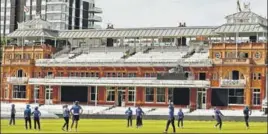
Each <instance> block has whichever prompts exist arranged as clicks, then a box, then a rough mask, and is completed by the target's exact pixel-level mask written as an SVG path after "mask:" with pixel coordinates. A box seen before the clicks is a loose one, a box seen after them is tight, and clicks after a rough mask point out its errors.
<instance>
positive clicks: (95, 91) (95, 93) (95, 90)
mask: <svg viewBox="0 0 268 134" xmlns="http://www.w3.org/2000/svg"><path fill="white" fill-rule="evenodd" d="M92 90H93V89H92V87H90V101H93V102H95V100H98V96H97V89H96V87H94V93H92ZM92 95H95V97H94V99H92ZM96 97H97V98H96Z"/></svg>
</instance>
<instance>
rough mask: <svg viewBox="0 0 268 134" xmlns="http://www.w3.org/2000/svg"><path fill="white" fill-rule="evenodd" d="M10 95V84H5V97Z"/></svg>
mask: <svg viewBox="0 0 268 134" xmlns="http://www.w3.org/2000/svg"><path fill="white" fill-rule="evenodd" d="M8 96H9V92H8V85H5V94H4V98H8Z"/></svg>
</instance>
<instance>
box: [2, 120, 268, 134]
mask: <svg viewBox="0 0 268 134" xmlns="http://www.w3.org/2000/svg"><path fill="white" fill-rule="evenodd" d="M63 122H64V121H63V119H42V120H41V131H38V130H25V128H24V120H22V119H20V120H17V121H16V126H8V120H1V133H66V132H64V131H62V130H61V127H62V125H63ZM133 123H135V120H134V121H133ZM70 124H71V123H70ZM143 124H144V126H143V127H142V128H139V129H137V128H135V127H131V128H127V127H126V120H102V119H98V120H97V119H81V120H80V121H79V127H78V132H77V133H109V132H110V133H163V131H164V129H165V125H166V121H165V120H143ZM214 124H215V122H214V121H184V128H183V129H180V128H176V133H193V132H196V133H267V122H250V129H248V130H246V128H245V124H244V122H227V121H226V122H223V128H222V130H219V129H217V128H214ZM176 125H177V122H176ZM32 127H33V124H32ZM168 132H169V133H172V127H171V126H170V128H169V131H168Z"/></svg>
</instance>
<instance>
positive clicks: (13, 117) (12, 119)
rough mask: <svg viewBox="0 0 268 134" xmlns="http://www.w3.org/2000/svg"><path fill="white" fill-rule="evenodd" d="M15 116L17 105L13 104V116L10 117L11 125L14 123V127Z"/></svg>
mask: <svg viewBox="0 0 268 134" xmlns="http://www.w3.org/2000/svg"><path fill="white" fill-rule="evenodd" d="M15 114H16V109H15V105H14V104H12V105H11V116H10V121H9V125H11V124H12V123H13V125H15Z"/></svg>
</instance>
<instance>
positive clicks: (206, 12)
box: [95, 0, 267, 28]
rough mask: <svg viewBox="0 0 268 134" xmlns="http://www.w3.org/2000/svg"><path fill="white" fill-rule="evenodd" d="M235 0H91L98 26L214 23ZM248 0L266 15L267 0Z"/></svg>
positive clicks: (230, 10) (229, 11)
mask: <svg viewBox="0 0 268 134" xmlns="http://www.w3.org/2000/svg"><path fill="white" fill-rule="evenodd" d="M236 1H237V0H95V3H96V6H97V7H100V8H102V10H103V13H102V14H101V15H100V16H101V17H102V18H103V22H102V23H101V26H102V27H104V28H105V27H106V25H107V23H112V24H114V27H116V28H124V27H173V26H178V23H179V22H186V24H187V26H216V25H221V24H223V23H225V19H224V17H225V16H226V15H230V14H232V13H235V12H236V11H237V8H236V7H237V6H236ZM248 1H250V3H251V6H250V7H251V10H252V11H253V12H255V13H257V14H259V15H262V16H263V17H267V0H240V3H241V6H242V9H243V3H244V2H248Z"/></svg>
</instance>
